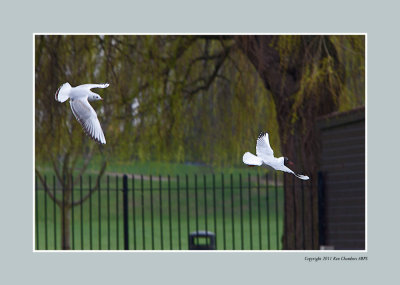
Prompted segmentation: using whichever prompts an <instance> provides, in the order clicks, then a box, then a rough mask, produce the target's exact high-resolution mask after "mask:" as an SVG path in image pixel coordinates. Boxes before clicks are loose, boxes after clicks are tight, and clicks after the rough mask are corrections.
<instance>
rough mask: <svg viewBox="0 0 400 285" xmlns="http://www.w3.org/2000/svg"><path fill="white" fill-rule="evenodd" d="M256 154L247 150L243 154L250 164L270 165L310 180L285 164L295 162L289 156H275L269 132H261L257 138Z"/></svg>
mask: <svg viewBox="0 0 400 285" xmlns="http://www.w3.org/2000/svg"><path fill="white" fill-rule="evenodd" d="M256 154H257V155H254V154H252V153H250V152H246V153H245V154H244V155H243V162H244V163H245V164H247V165H249V166H263V167H267V166H270V167H272V168H273V169H275V170H280V171H284V172H288V173H291V174H293V175H295V176H296V177H298V178H300V179H303V180H308V179H309V177H308V176H306V175H301V174H296V173H294V172H293V171H292V170H291V169H290V168H289V167H287V166H286V165H285V162H287V163H289V164H293V163H292V162H290V161H289V159H288V158H287V157H274V151H273V150H272V148H271V146H270V145H269V138H268V133H261V134H260V135H259V136H258V139H257V145H256Z"/></svg>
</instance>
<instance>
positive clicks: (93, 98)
mask: <svg viewBox="0 0 400 285" xmlns="http://www.w3.org/2000/svg"><path fill="white" fill-rule="evenodd" d="M88 100H89V101H98V100H103V98H101V97H100V95H98V94H91V95H89V97H88Z"/></svg>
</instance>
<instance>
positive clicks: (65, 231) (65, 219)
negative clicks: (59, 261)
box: [60, 182, 72, 250]
mask: <svg viewBox="0 0 400 285" xmlns="http://www.w3.org/2000/svg"><path fill="white" fill-rule="evenodd" d="M70 185H71V184H70V183H69V182H68V183H67V185H66V187H65V188H64V189H63V199H62V203H61V207H60V211H61V249H63V250H70V249H71V207H72V205H71V201H70V197H71V188H70Z"/></svg>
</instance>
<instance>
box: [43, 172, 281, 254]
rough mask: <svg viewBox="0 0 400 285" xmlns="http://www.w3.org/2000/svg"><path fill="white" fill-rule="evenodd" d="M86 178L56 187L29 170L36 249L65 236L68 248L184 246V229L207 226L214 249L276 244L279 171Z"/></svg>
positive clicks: (278, 243)
mask: <svg viewBox="0 0 400 285" xmlns="http://www.w3.org/2000/svg"><path fill="white" fill-rule="evenodd" d="M64 179H65V178H64ZM94 180H95V179H93V177H92V176H87V177H77V178H76V177H71V179H70V185H72V186H70V187H69V188H68V189H66V188H65V187H64V189H63V187H61V185H62V184H61V183H60V182H59V181H58V180H57V179H56V177H55V176H44V177H43V178H42V179H38V177H36V185H35V248H36V249H37V250H54V249H62V244H64V245H65V244H66V241H65V239H68V242H67V243H68V244H69V248H70V249H73V250H115V249H116V250H123V249H129V250H187V249H189V244H188V243H189V234H190V233H192V232H199V231H205V232H212V233H214V234H215V243H216V249H217V250H260V249H261V250H269V249H281V248H282V234H283V220H284V193H283V185H282V183H281V182H280V181H283V179H281V177H279V179H278V176H277V174H276V173H275V174H274V176H271V175H270V176H268V175H265V176H264V175H262V176H260V175H256V176H255V175H250V174H248V175H242V174H238V175H232V174H231V175H224V174H220V175H216V174H212V175H201V176H200V175H191V176H188V175H183V176H182V175H178V176H169V175H168V176H151V175H150V176H144V175H124V176H123V177H122V176H105V177H103V178H102V179H101V180H99V181H94ZM97 184H98V188H96V189H95V190H96V191H93V189H94V188H95V187H96V185H97ZM45 189H47V190H45ZM55 200H56V201H55ZM63 209H64V211H63ZM63 216H64V218H63ZM63 227H64V230H63V229H62V228H63ZM65 228H67V231H66V230H65ZM63 239H64V240H63Z"/></svg>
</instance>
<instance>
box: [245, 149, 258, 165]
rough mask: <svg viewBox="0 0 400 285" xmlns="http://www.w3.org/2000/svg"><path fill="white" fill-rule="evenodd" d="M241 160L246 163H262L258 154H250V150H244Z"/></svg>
mask: <svg viewBox="0 0 400 285" xmlns="http://www.w3.org/2000/svg"><path fill="white" fill-rule="evenodd" d="M243 162H244V163H245V164H247V165H258V166H261V165H262V160H261V158H259V157H258V156H255V155H254V154H251V153H250V152H246V153H245V154H243Z"/></svg>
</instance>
